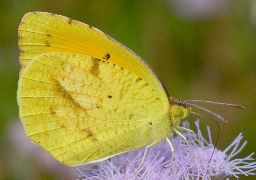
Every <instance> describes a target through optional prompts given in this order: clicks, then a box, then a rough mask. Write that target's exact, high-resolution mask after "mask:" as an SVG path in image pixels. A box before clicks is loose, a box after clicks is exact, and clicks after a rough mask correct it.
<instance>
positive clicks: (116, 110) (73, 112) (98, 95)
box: [18, 53, 166, 165]
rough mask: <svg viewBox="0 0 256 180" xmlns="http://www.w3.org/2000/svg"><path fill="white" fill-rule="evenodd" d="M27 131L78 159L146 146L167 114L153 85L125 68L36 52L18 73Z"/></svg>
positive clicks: (61, 156) (59, 153) (67, 159)
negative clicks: (153, 126)
mask: <svg viewBox="0 0 256 180" xmlns="http://www.w3.org/2000/svg"><path fill="white" fill-rule="evenodd" d="M18 103H19V108H20V118H21V120H22V123H23V125H24V127H25V131H26V134H27V135H28V136H29V137H30V138H31V139H32V140H33V141H34V142H36V143H37V144H39V145H40V146H42V147H43V148H44V149H46V150H47V151H48V152H49V153H50V154H51V155H52V156H53V157H54V158H56V159H57V160H59V161H61V162H63V163H65V164H68V165H77V164H82V163H89V162H93V161H97V160H99V159H103V158H105V157H107V156H112V155H114V154H117V153H120V152H124V151H128V150H130V149H134V148H137V147H141V146H144V145H146V144H148V143H150V141H152V138H153V134H152V133H153V131H152V129H151V128H150V126H151V125H152V123H153V124H154V123H162V122H163V121H164V120H165V119H166V117H165V115H164V114H163V111H162V109H161V107H162V106H163V104H162V102H161V100H160V98H159V96H158V94H157V93H156V92H155V90H154V88H153V87H152V86H151V85H150V84H147V83H146V82H145V81H144V80H142V79H141V78H140V77H138V76H137V75H135V74H133V73H132V72H130V71H129V70H127V69H125V68H123V67H121V66H119V65H115V64H112V63H108V62H104V61H102V60H99V59H96V58H93V57H89V56H83V55H74V54H68V53H46V54H43V55H40V56H37V57H36V58H34V60H33V61H32V62H31V63H30V64H29V65H28V67H27V68H26V69H25V71H24V72H23V73H22V74H21V76H20V80H19V89H18Z"/></svg>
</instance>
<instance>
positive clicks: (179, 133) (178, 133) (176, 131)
mask: <svg viewBox="0 0 256 180" xmlns="http://www.w3.org/2000/svg"><path fill="white" fill-rule="evenodd" d="M172 129H173V131H174V132H175V133H176V134H177V135H179V136H181V137H182V138H183V139H184V140H185V141H186V142H187V138H186V137H185V136H184V135H183V134H181V132H180V131H178V130H177V129H176V128H172Z"/></svg>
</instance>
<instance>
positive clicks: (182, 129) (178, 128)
mask: <svg viewBox="0 0 256 180" xmlns="http://www.w3.org/2000/svg"><path fill="white" fill-rule="evenodd" d="M176 129H177V130H179V131H187V132H190V133H192V134H193V136H194V137H196V134H195V133H194V131H193V130H191V129H188V128H184V127H176Z"/></svg>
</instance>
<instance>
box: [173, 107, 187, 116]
mask: <svg viewBox="0 0 256 180" xmlns="http://www.w3.org/2000/svg"><path fill="white" fill-rule="evenodd" d="M171 114H172V115H173V116H174V117H175V118H182V117H183V115H184V111H183V108H182V107H181V106H178V105H173V106H172V107H171Z"/></svg>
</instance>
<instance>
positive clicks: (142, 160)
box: [135, 141, 159, 172]
mask: <svg viewBox="0 0 256 180" xmlns="http://www.w3.org/2000/svg"><path fill="white" fill-rule="evenodd" d="M158 142H159V141H155V142H153V143H152V144H149V145H147V146H146V148H145V151H144V153H143V156H142V159H141V161H140V164H139V165H138V167H137V169H136V170H135V172H136V171H138V170H139V169H140V168H141V166H142V164H143V163H144V160H145V158H146V156H147V152H148V149H149V148H151V147H153V146H154V145H156V144H157V143H158Z"/></svg>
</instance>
